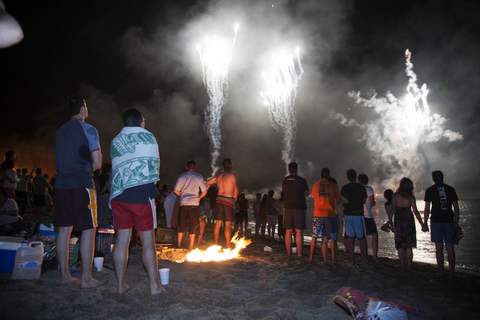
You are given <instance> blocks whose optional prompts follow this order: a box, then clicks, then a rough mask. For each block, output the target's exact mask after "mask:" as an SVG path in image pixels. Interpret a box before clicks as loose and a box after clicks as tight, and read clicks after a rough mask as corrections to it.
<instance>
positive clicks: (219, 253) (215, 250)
mask: <svg viewBox="0 0 480 320" xmlns="http://www.w3.org/2000/svg"><path fill="white" fill-rule="evenodd" d="M230 242H231V243H233V244H234V245H235V247H234V248H233V249H227V248H222V247H221V246H218V245H213V246H210V247H208V248H207V249H206V250H201V249H198V248H197V249H194V250H192V251H190V252H189V253H188V254H187V256H186V258H185V259H186V261H190V262H211V261H214V262H220V261H226V260H231V259H235V258H238V257H240V251H241V250H242V249H245V248H246V247H247V246H248V245H249V244H250V243H252V241H251V240H249V239H246V238H245V237H242V238H240V237H239V236H238V232H237V233H235V235H234V236H233V238H232V240H231V241H230Z"/></svg>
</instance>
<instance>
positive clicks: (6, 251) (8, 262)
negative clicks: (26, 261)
mask: <svg viewBox="0 0 480 320" xmlns="http://www.w3.org/2000/svg"><path fill="white" fill-rule="evenodd" d="M22 241H23V238H17V237H0V273H11V272H12V271H13V266H14V265H15V255H16V254H17V249H18V248H20V246H21V245H22Z"/></svg>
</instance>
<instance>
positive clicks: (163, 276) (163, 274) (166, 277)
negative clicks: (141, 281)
mask: <svg viewBox="0 0 480 320" xmlns="http://www.w3.org/2000/svg"><path fill="white" fill-rule="evenodd" d="M158 271H159V272H160V282H161V283H162V286H166V285H167V284H168V282H169V281H170V268H161V269H160V270H158Z"/></svg>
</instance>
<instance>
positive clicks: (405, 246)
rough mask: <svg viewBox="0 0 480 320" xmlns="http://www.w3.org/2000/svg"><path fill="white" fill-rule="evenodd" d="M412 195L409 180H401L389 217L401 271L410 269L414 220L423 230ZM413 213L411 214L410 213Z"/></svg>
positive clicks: (411, 183)
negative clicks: (391, 222)
mask: <svg viewBox="0 0 480 320" xmlns="http://www.w3.org/2000/svg"><path fill="white" fill-rule="evenodd" d="M415 201H416V200H415V196H414V195H413V182H412V180H410V179H409V178H402V180H400V185H399V186H398V189H397V192H395V193H394V194H393V198H392V205H391V207H390V210H391V211H392V210H393V214H392V212H390V213H389V217H392V216H393V218H394V219H393V225H394V229H395V248H396V249H397V251H398V258H399V259H400V264H401V266H402V268H403V269H411V268H412V260H413V251H412V249H413V248H416V247H417V231H416V228H415V219H414V216H415V218H417V220H418V222H419V223H420V225H421V226H422V229H424V227H425V226H424V223H423V221H422V218H421V216H420V213H419V212H418V209H417V205H416V203H415ZM412 211H413V213H412Z"/></svg>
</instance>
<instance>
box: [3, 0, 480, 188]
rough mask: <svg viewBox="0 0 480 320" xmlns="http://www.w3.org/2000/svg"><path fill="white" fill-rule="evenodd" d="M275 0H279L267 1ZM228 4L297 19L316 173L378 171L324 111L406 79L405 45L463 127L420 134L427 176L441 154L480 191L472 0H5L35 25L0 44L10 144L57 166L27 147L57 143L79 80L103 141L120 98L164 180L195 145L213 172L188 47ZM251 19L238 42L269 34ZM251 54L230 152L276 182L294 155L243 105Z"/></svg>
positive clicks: (305, 115) (244, 177)
mask: <svg viewBox="0 0 480 320" xmlns="http://www.w3.org/2000/svg"><path fill="white" fill-rule="evenodd" d="M240 3H243V4H242V5H240ZM272 3H273V4H275V8H270V4H272ZM229 4H232V6H233V7H235V6H240V7H243V8H245V9H244V10H243V12H242V13H243V16H242V17H243V20H242V21H241V25H242V26H245V27H242V28H244V29H248V26H249V24H250V23H251V24H252V25H254V24H256V23H259V25H260V24H261V21H262V18H261V16H262V15H261V14H260V12H263V11H262V10H265V12H267V14H266V15H265V20H266V21H268V26H269V27H270V28H272V29H275V28H276V27H278V29H279V30H278V33H279V34H282V32H283V30H282V28H288V25H289V24H290V25H292V26H293V27H292V28H294V29H295V32H293V33H292V34H297V32H298V34H304V35H305V37H303V38H302V41H303V44H304V46H305V47H306V48H307V50H306V54H305V57H304V61H305V70H306V73H305V79H304V80H303V81H304V82H302V84H301V85H300V89H299V96H298V98H297V118H298V132H297V146H296V150H297V152H296V155H297V156H298V158H299V161H300V163H302V161H304V162H305V163H306V162H307V161H309V162H311V163H313V164H314V168H310V169H311V170H310V171H309V172H306V171H304V173H305V174H306V175H309V176H310V178H315V177H318V173H319V171H320V169H321V167H322V166H330V167H331V168H332V171H333V173H334V174H335V175H336V176H339V177H341V178H340V179H339V180H340V181H343V175H344V174H343V172H344V171H345V170H346V169H347V168H348V167H354V168H357V169H358V170H359V171H362V170H363V171H366V172H368V173H370V175H371V176H372V177H375V176H376V175H377V172H376V171H375V169H374V166H373V165H372V164H371V163H369V154H368V151H367V150H365V148H364V147H363V146H362V144H361V143H360V142H359V141H358V136H357V134H356V133H355V132H351V131H349V129H348V128H342V127H341V126H339V125H338V123H335V121H333V120H331V119H329V118H328V113H329V111H331V110H332V109H334V110H349V107H350V106H349V100H348V99H347V97H346V95H347V92H348V91H350V90H362V92H365V93H368V92H370V91H371V90H373V89H375V90H376V91H377V92H379V93H380V94H384V93H385V91H387V90H392V91H394V92H400V91H401V89H402V88H403V87H404V84H405V82H406V79H405V76H404V67H403V62H404V60H403V53H404V51H405V49H406V48H409V49H410V50H412V52H413V54H414V56H413V60H414V61H413V62H414V65H415V67H414V68H415V72H416V73H417V75H418V77H419V82H420V83H423V82H425V83H427V84H428V86H429V89H430V96H429V98H430V103H431V105H432V108H434V109H435V110H434V111H435V112H438V113H440V114H442V115H443V116H445V117H446V118H447V119H448V120H449V121H448V124H447V127H448V128H450V129H452V130H455V131H458V132H461V133H462V134H463V135H464V140H463V141H462V142H459V143H455V144H447V143H445V142H440V143H439V144H438V145H436V146H435V147H434V148H433V147H432V146H426V147H425V148H424V152H425V153H426V164H427V166H428V167H426V168H425V172H426V175H423V176H421V179H422V181H421V182H419V183H420V184H422V185H425V184H427V183H428V179H427V178H425V177H426V176H428V172H429V171H431V170H433V169H437V168H439V169H442V170H444V171H445V173H446V177H447V180H448V181H450V182H452V183H454V184H457V185H458V186H459V187H460V189H461V190H463V191H464V193H466V194H469V195H472V196H476V194H477V193H478V187H476V185H477V182H476V180H477V179H478V177H479V174H480V170H479V168H478V165H477V163H478V157H479V156H480V143H479V139H478V138H477V137H478V134H479V133H480V108H478V107H479V100H480V91H479V90H478V87H479V84H480V59H479V58H478V57H479V54H480V43H479V40H478V39H480V37H479V36H480V35H479V30H480V22H479V20H480V19H478V9H479V7H480V5H479V4H477V2H476V1H435V0H430V1H376V0H375V1H217V2H215V1H210V2H208V1H179V0H176V1H169V0H164V1H147V0H144V1H118V0H117V1H108V0H104V1H75V2H71V1H49V2H42V1H22V0H16V1H5V6H6V8H7V11H8V12H10V13H11V14H12V15H13V16H14V17H15V18H16V19H17V20H18V22H19V23H20V24H21V25H22V27H23V31H24V34H25V38H24V40H23V41H22V42H21V43H20V44H18V45H16V46H13V47H11V48H7V49H0V75H1V76H0V79H1V80H0V81H1V84H0V88H1V94H0V106H1V110H2V113H3V119H4V121H2V125H1V126H0V130H1V135H0V137H1V138H0V147H1V149H2V150H4V149H5V148H14V149H17V150H19V159H18V161H19V163H20V164H22V161H23V164H24V165H33V163H35V165H41V166H44V167H46V168H49V169H50V170H52V159H53V158H52V157H47V156H45V155H43V156H42V157H41V160H32V159H31V158H32V157H33V155H37V154H39V152H38V150H41V152H43V153H50V154H51V153H53V135H54V131H55V128H56V127H58V126H59V125H60V124H61V122H62V121H63V115H62V112H61V110H62V109H61V108H62V104H63V103H64V101H65V97H66V96H68V95H70V94H82V95H85V96H86V97H87V103H88V104H89V108H90V109H91V110H90V111H91V118H90V119H89V122H91V123H92V124H94V125H95V126H96V127H97V128H98V129H99V132H100V135H101V137H102V148H103V150H104V153H105V154H108V146H109V141H110V140H111V138H112V136H113V135H114V134H115V133H116V132H118V131H119V129H120V127H121V125H120V121H119V116H120V114H121V110H124V109H126V108H128V107H132V106H136V107H139V108H141V109H142V111H144V113H145V115H146V119H147V128H149V129H151V130H152V131H153V132H154V133H155V134H156V136H157V138H158V140H159V147H160V152H161V158H162V168H161V176H162V179H163V181H164V182H165V183H169V184H172V183H173V179H174V177H175V176H176V175H177V174H178V173H179V172H180V170H181V168H182V166H183V164H184V163H185V162H186V161H187V160H188V159H190V158H194V159H195V160H197V162H198V163H199V164H200V166H201V168H202V169H203V172H204V173H205V175H207V174H208V173H209V172H208V171H209V170H208V163H209V151H208V140H207V137H206V135H205V133H204V131H203V124H202V121H203V120H202V116H203V109H204V107H205V105H206V103H207V99H208V98H207V96H206V94H205V90H204V88H203V86H202V84H201V81H200V78H199V76H198V74H195V72H194V71H195V68H192V66H191V65H190V66H189V65H187V64H186V63H185V61H186V60H185V59H184V57H180V56H181V55H182V54H181V51H182V50H183V51H185V50H187V46H186V44H185V43H183V42H182V39H185V38H184V36H185V35H186V34H188V32H185V30H189V28H191V27H192V26H194V25H195V23H196V21H197V20H198V19H202V18H203V17H205V16H212V17H218V16H221V13H218V12H217V11H216V10H217V8H228V7H229ZM233 4H235V5H233ZM269 8H270V9H269ZM267 10H270V11H267ZM275 10H276V11H275ZM265 12H263V14H265ZM277 12H281V14H280V18H278V16H276V14H277ZM270 13H271V15H270ZM249 14H252V18H251V20H250V19H249ZM259 21H260V22H259ZM277 22H278V26H277V25H276V23H277ZM261 26H262V27H261V28H260V29H261V30H264V29H265V25H263V24H261ZM286 26H287V27H286ZM247 32H248V30H247V31H245V33H244V35H245V36H244V37H242V29H241V30H240V36H239V39H238V41H239V43H240V44H239V46H242V43H245V46H244V47H248V45H252V46H253V43H255V44H260V45H261V44H262V41H259V40H258V38H255V40H253V38H254V37H252V38H249V37H248V36H246V34H247ZM287 34H288V32H287ZM307 42H308V44H306V45H305V43H307ZM256 47H257V48H258V47H259V46H258V45H256ZM234 59H235V58H234ZM248 63H249V61H248V60H246V59H245V60H242V59H241V57H237V59H236V66H234V67H232V70H231V77H230V79H231V83H230V97H231V103H230V105H228V104H227V106H226V107H225V112H224V119H223V127H224V152H223V153H224V154H223V155H222V156H230V157H232V158H233V160H234V163H235V164H236V169H237V171H238V172H239V176H240V181H241V183H242V186H243V187H246V188H249V189H251V190H253V189H259V188H265V187H271V186H274V185H276V184H278V182H279V181H281V178H282V175H283V171H284V165H283V163H282V162H281V160H280V143H279V138H278V134H277V133H276V132H274V131H273V129H272V128H271V127H270V125H269V123H268V118H267V116H266V115H263V116H264V120H262V123H260V122H259V120H255V121H257V122H256V123H255V126H254V125H253V124H251V123H252V122H253V121H252V119H259V118H262V117H261V116H262V114H261V111H258V110H257V109H255V108H256V107H253V105H254V104H255V103H254V102H252V101H254V100H253V98H252V100H251V101H250V100H249V102H245V105H246V106H245V109H242V108H240V107H238V106H239V105H242V104H243V102H241V101H242V99H241V97H242V96H244V93H245V91H247V90H248V83H249V76H250V75H251V73H250V72H249V70H248ZM192 70H193V72H192ZM307 82H308V83H307ZM236 84H241V85H236ZM236 88H239V89H238V90H237V89H236ZM236 90H237V91H236ZM256 95H257V92H253V93H252V94H251V96H256ZM238 101H240V102H241V103H238ZM247 105H248V106H247ZM258 109H261V108H258ZM255 112H257V113H255ZM259 114H260V116H259ZM31 150H34V151H31ZM35 150H37V151H35ZM22 157H23V160H22ZM39 157H40V156H39ZM26 159H29V160H26ZM265 167H267V168H268V170H265ZM51 173H52V174H53V172H51ZM381 174H382V173H378V175H381ZM472 188H473V189H472ZM475 188H476V189H475ZM472 190H473V191H472Z"/></svg>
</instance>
